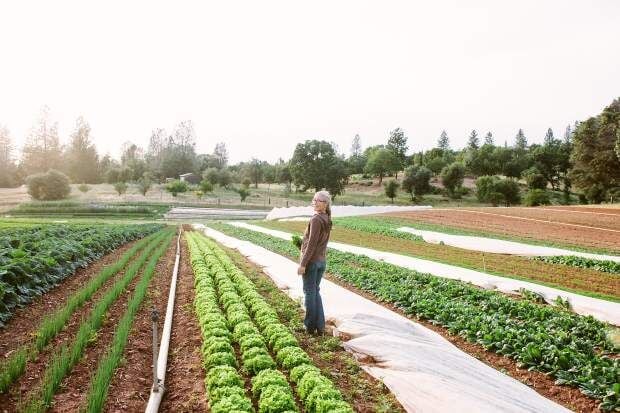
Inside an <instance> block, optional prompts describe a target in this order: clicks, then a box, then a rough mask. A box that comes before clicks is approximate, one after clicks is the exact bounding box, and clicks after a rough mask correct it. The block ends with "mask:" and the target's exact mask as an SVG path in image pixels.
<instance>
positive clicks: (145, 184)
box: [137, 173, 153, 196]
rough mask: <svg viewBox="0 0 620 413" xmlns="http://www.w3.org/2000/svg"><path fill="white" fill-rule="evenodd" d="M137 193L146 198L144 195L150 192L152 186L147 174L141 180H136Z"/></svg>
mask: <svg viewBox="0 0 620 413" xmlns="http://www.w3.org/2000/svg"><path fill="white" fill-rule="evenodd" d="M137 183H138V191H140V193H141V194H142V196H146V194H147V193H148V192H149V191H150V190H151V187H152V186H153V181H151V178H150V177H149V175H148V174H147V173H145V174H144V176H142V178H140V179H138V182H137Z"/></svg>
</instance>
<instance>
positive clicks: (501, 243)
mask: <svg viewBox="0 0 620 413" xmlns="http://www.w3.org/2000/svg"><path fill="white" fill-rule="evenodd" d="M397 230H398V231H401V232H408V233H410V234H415V235H419V236H421V237H422V238H423V239H424V241H426V242H429V243H432V244H439V243H440V242H443V243H444V244H446V245H450V246H453V247H458V248H463V249H466V250H473V251H482V252H491V253H494V254H513V255H525V256H555V255H574V256H577V257H583V258H590V259H594V260H608V261H615V262H620V257H618V256H614V255H603V254H590V253H587V252H578V251H571V250H566V249H562V248H553V247H544V246H540V245H532V244H525V243H522V242H515V241H505V240H501V239H495V238H486V237H474V236H469V235H452V234H445V233H443V232H435V231H423V230H421V229H415V228H411V227H401V228H398V229H397Z"/></svg>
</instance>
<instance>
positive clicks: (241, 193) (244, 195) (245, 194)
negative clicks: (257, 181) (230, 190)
mask: <svg viewBox="0 0 620 413" xmlns="http://www.w3.org/2000/svg"><path fill="white" fill-rule="evenodd" d="M236 191H237V193H238V194H239V197H240V198H241V202H245V199H246V198H247V197H248V196H249V195H250V190H249V189H247V188H238V189H236Z"/></svg>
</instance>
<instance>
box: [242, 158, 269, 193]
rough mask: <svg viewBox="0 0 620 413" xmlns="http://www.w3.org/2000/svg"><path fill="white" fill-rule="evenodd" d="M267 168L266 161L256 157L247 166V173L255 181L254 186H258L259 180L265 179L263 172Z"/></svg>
mask: <svg viewBox="0 0 620 413" xmlns="http://www.w3.org/2000/svg"><path fill="white" fill-rule="evenodd" d="M264 169H265V162H261V161H259V160H258V159H256V158H252V160H251V161H250V162H249V163H248V164H247V165H246V166H245V174H246V175H247V177H248V178H250V180H251V181H252V182H253V183H254V188H258V184H259V182H261V181H262V180H263V173H264Z"/></svg>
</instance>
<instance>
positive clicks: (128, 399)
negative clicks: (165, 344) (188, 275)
mask: <svg viewBox="0 0 620 413" xmlns="http://www.w3.org/2000/svg"><path fill="white" fill-rule="evenodd" d="M175 256H176V242H172V243H171V244H170V247H169V248H168V250H167V251H166V253H165V254H164V256H162V257H161V258H160V260H159V262H158V263H157V266H156V269H155V274H154V276H153V278H152V280H151V285H150V287H149V291H148V292H147V295H146V297H145V300H144V301H143V302H142V306H141V307H140V310H139V311H138V313H137V314H136V318H135V319H134V322H133V326H132V328H131V333H130V334H129V339H128V341H127V346H126V347H125V352H124V354H123V360H122V363H121V365H120V366H119V367H118V368H117V369H116V372H115V373H114V378H113V379H112V383H111V384H110V388H109V390H108V398H107V401H106V405H105V407H104V411H105V412H141V411H144V409H145V408H146V404H147V402H148V399H149V396H150V391H151V384H152V382H153V329H152V322H151V311H152V309H153V307H155V309H156V310H157V312H158V313H159V322H158V334H159V337H158V338H159V339H161V330H162V328H163V323H164V318H165V317H166V306H167V304H168V293H169V291H170V279H171V276H172V270H173V268H174V261H175Z"/></svg>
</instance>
